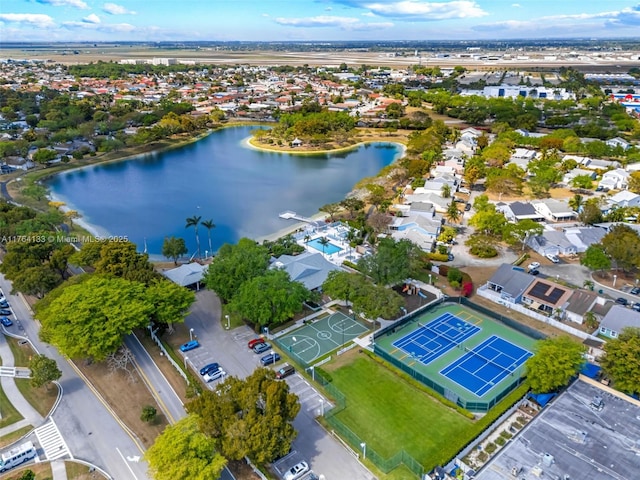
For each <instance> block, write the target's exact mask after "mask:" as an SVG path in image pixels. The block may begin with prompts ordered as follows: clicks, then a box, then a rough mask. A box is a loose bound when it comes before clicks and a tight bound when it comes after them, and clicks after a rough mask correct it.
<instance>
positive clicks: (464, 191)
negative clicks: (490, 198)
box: [458, 187, 471, 195]
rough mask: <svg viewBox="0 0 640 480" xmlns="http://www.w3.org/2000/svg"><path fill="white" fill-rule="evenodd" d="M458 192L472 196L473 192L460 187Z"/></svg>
mask: <svg viewBox="0 0 640 480" xmlns="http://www.w3.org/2000/svg"><path fill="white" fill-rule="evenodd" d="M458 192H460V193H462V194H464V195H471V190H469V189H468V188H464V187H460V188H459V189H458Z"/></svg>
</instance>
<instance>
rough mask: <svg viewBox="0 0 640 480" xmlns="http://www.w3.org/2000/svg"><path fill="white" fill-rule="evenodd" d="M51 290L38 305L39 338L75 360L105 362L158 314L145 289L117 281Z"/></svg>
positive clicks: (91, 279) (89, 280)
mask: <svg viewBox="0 0 640 480" xmlns="http://www.w3.org/2000/svg"><path fill="white" fill-rule="evenodd" d="M82 280H83V281H79V283H76V284H72V285H61V286H60V287H58V288H57V289H56V290H58V291H57V292H55V291H54V292H52V293H53V295H52V298H53V300H51V301H47V302H44V303H42V305H38V304H36V318H38V320H40V322H41V324H42V329H41V330H40V338H42V340H43V341H45V342H48V343H51V344H53V345H55V346H56V347H58V349H59V350H60V351H61V352H62V353H63V354H64V355H66V356H68V357H71V358H92V359H94V360H96V361H101V360H104V359H105V358H106V357H107V356H108V355H109V354H110V353H113V352H116V351H117V350H118V348H119V347H120V346H121V345H122V342H123V338H124V336H125V335H127V334H129V333H130V332H131V331H132V330H133V329H134V328H138V327H142V326H146V325H147V324H148V322H149V318H150V317H151V316H152V314H153V312H154V308H153V305H152V304H151V302H149V301H148V300H147V299H146V298H145V290H146V288H145V285H144V284H142V283H139V282H131V281H129V280H125V279H122V278H117V277H109V276H103V275H93V276H86V277H84V279H82Z"/></svg>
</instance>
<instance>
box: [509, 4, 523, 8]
mask: <svg viewBox="0 0 640 480" xmlns="http://www.w3.org/2000/svg"><path fill="white" fill-rule="evenodd" d="M511 6H512V7H515V8H520V7H521V6H522V5H520V4H519V3H512V4H511Z"/></svg>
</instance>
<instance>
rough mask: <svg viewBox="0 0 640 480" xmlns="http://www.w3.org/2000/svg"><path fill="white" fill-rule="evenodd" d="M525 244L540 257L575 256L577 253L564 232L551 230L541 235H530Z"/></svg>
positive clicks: (546, 230)
mask: <svg viewBox="0 0 640 480" xmlns="http://www.w3.org/2000/svg"><path fill="white" fill-rule="evenodd" d="M526 244H527V246H529V247H530V248H532V249H533V250H534V251H536V252H537V253H539V254H540V255H542V256H547V255H555V256H558V255H575V254H576V253H577V251H578V250H577V248H576V246H575V245H574V244H573V243H571V241H570V240H569V239H568V238H567V236H566V235H565V234H564V232H561V231H558V230H554V229H552V228H548V229H545V230H544V231H543V232H542V235H531V236H530V237H529V238H527V239H526Z"/></svg>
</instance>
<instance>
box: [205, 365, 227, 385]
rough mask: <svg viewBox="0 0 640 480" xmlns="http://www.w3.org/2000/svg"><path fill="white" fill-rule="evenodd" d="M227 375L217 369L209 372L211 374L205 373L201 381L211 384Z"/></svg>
mask: <svg viewBox="0 0 640 480" xmlns="http://www.w3.org/2000/svg"><path fill="white" fill-rule="evenodd" d="M226 374H227V372H225V371H224V370H222V369H221V368H219V369H218V370H216V371H215V372H211V373H206V374H205V375H204V376H203V377H202V379H203V380H204V381H205V382H207V383H209V382H213V381H214V380H218V379H220V378H222V377H224V376H225V375H226Z"/></svg>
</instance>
